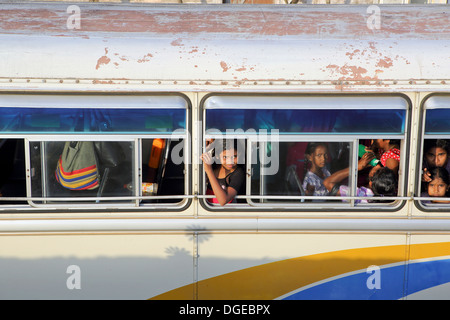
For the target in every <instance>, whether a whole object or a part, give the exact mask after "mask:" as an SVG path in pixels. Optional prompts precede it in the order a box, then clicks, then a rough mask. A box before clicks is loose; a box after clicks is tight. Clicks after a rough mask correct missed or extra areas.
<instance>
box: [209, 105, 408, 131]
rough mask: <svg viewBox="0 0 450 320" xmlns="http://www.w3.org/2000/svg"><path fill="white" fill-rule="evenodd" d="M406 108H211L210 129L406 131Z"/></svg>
mask: <svg viewBox="0 0 450 320" xmlns="http://www.w3.org/2000/svg"><path fill="white" fill-rule="evenodd" d="M405 116H406V110H313V109H307V110H245V109H240V110H223V109H221V110H217V109H213V110H207V112H206V122H207V127H206V129H207V130H211V129H217V130H219V131H221V132H226V131H227V130H230V129H232V130H238V129H242V130H243V131H249V130H252V129H254V130H256V131H259V130H264V129H266V130H270V129H278V130H279V131H280V133H294V134H302V133H303V134H310V133H330V132H335V133H342V134H348V133H364V134H367V133H372V134H376V133H383V134H395V133H397V134H398V133H400V134H401V133H404V123H405Z"/></svg>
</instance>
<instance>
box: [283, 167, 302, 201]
mask: <svg viewBox="0 0 450 320" xmlns="http://www.w3.org/2000/svg"><path fill="white" fill-rule="evenodd" d="M284 180H285V188H286V191H287V195H292V196H305V195H306V193H305V190H303V187H302V183H301V181H300V179H299V178H298V176H297V172H296V166H295V165H291V166H289V167H288V168H287V169H286V174H285V179H284ZM300 201H301V202H305V199H301V200H300Z"/></svg>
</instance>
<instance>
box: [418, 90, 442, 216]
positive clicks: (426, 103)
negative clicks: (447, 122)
mask: <svg viewBox="0 0 450 320" xmlns="http://www.w3.org/2000/svg"><path fill="white" fill-rule="evenodd" d="M432 109H449V110H450V94H446V93H432V94H430V95H428V96H426V97H424V99H423V100H422V103H421V108H420V111H419V113H420V123H419V124H420V133H419V140H418V141H419V143H418V150H419V152H418V153H419V155H418V161H417V162H416V166H417V167H416V172H418V173H419V174H417V177H416V184H415V189H414V196H413V200H414V204H415V206H416V208H417V209H419V210H420V211H421V212H422V213H439V214H441V213H448V212H449V210H450V203H449V204H442V203H435V204H433V203H430V204H424V203H423V201H425V200H429V199H430V197H424V196H422V195H421V194H422V191H423V190H422V173H423V166H424V148H425V140H436V139H444V140H447V141H449V142H450V130H449V133H447V137H445V134H442V133H440V134H439V133H426V131H425V129H426V124H427V110H432ZM443 136H444V137H443ZM449 156H450V154H449ZM449 161H450V160H449ZM449 173H450V172H449ZM435 199H438V200H450V197H444V198H435Z"/></svg>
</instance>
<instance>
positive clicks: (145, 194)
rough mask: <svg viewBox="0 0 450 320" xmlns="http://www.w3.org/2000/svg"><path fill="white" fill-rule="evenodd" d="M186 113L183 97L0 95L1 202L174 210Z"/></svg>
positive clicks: (180, 187)
mask: <svg viewBox="0 0 450 320" xmlns="http://www.w3.org/2000/svg"><path fill="white" fill-rule="evenodd" d="M187 112H188V104H187V101H186V100H185V99H184V98H182V97H180V96H169V95H167V96H128V95H107V96H94V95H92V96H91V95H86V96H81V95H47V94H43V95H9V94H4V95H0V128H1V130H2V135H3V137H6V138H4V139H0V151H1V152H2V163H3V166H2V170H0V171H1V172H0V188H1V189H0V192H1V195H2V197H1V200H2V201H1V202H0V204H5V203H14V204H29V205H31V206H46V207H48V206H63V207H68V208H78V207H84V208H100V207H98V206H97V205H101V204H106V205H110V204H113V206H116V205H117V207H118V208H120V207H138V206H158V204H161V206H164V207H165V208H168V207H170V204H174V206H172V207H173V208H175V207H176V206H178V205H179V204H180V203H182V202H183V201H184V200H185V199H186V192H187V190H186V181H187V178H186V175H187V170H186V168H187V162H186V159H185V157H186V154H187V153H186V150H185V149H186V148H189V146H188V145H186V141H187V139H186V137H187V134H188V133H187V130H186V119H187ZM62 134H63V135H62ZM64 134H67V135H64ZM9 136H14V137H17V138H14V139H12V138H8V137H9ZM93 205H94V206H93Z"/></svg>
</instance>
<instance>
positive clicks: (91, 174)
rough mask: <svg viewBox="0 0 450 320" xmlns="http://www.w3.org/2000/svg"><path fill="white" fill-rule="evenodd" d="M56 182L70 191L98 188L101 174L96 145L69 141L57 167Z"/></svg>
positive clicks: (90, 142)
mask: <svg viewBox="0 0 450 320" xmlns="http://www.w3.org/2000/svg"><path fill="white" fill-rule="evenodd" d="M55 175H56V180H57V181H58V182H59V183H60V184H61V185H62V186H63V187H64V188H67V189H70V190H92V189H96V188H98V185H99V174H98V165H97V158H96V154H95V148H94V143H93V142H92V141H77V142H76V141H72V142H70V141H68V142H66V144H65V145H64V149H63V152H62V154H61V157H60V158H59V160H58V164H57V166H56V172H55Z"/></svg>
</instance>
